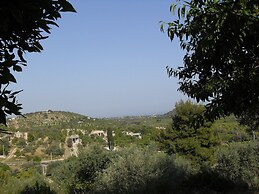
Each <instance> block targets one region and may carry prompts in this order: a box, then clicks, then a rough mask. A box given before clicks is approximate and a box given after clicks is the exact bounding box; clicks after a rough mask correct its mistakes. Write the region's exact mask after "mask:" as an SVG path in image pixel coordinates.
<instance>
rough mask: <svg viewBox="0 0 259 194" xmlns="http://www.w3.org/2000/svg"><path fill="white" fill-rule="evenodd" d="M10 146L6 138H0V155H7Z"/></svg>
mask: <svg viewBox="0 0 259 194" xmlns="http://www.w3.org/2000/svg"><path fill="white" fill-rule="evenodd" d="M10 148H11V146H10V143H9V141H8V139H7V138H2V139H1V140H0V155H8V152H9V150H10Z"/></svg>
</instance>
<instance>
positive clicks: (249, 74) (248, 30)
mask: <svg viewBox="0 0 259 194" xmlns="http://www.w3.org/2000/svg"><path fill="white" fill-rule="evenodd" d="M176 8H178V10H177V9H176ZM176 10H177V15H178V19H176V20H174V21H172V22H169V23H167V34H168V36H169V38H170V40H173V39H174V38H178V39H179V40H180V46H181V48H182V49H183V50H185V51H186V54H185V56H184V58H183V65H182V66H181V67H178V68H177V69H173V68H170V67H167V71H168V75H169V76H174V77H177V78H178V79H179V85H180V87H179V90H180V91H182V92H183V93H184V94H187V95H188V96H189V97H191V98H194V99H196V100H197V101H198V102H199V101H204V102H209V103H208V104H207V105H206V108H207V111H206V117H207V118H208V119H210V120H214V119H217V118H219V117H221V116H224V115H230V114H232V113H233V114H235V115H236V116H237V117H239V116H243V115H245V114H247V113H249V114H250V115H258V114H259V111H258V110H259V97H258V96H259V34H258V31H259V25H258V23H259V17H258V16H259V1H257V0H243V1H235V0H222V1H211V0H204V1H200V0H191V1H189V2H182V1H178V2H177V4H174V5H172V6H171V7H170V11H172V12H176ZM164 25H165V23H162V25H161V30H162V31H163V30H164Z"/></svg>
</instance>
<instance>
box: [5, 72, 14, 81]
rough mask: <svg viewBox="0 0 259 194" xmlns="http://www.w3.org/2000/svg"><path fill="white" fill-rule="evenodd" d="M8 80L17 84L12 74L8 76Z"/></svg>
mask: <svg viewBox="0 0 259 194" xmlns="http://www.w3.org/2000/svg"><path fill="white" fill-rule="evenodd" d="M6 78H7V80H8V81H10V82H13V83H17V82H16V79H15V77H14V76H13V75H12V74H11V73H8V74H6Z"/></svg>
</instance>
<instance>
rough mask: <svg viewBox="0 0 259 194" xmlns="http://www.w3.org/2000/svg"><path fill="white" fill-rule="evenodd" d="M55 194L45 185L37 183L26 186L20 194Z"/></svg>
mask: <svg viewBox="0 0 259 194" xmlns="http://www.w3.org/2000/svg"><path fill="white" fill-rule="evenodd" d="M36 193H37V194H56V192H54V191H52V190H51V189H50V187H49V186H47V185H46V183H38V182H36V183H35V185H33V186H26V187H25V188H24V189H23V190H22V191H21V194H36Z"/></svg>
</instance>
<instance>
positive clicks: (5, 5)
mask: <svg viewBox="0 0 259 194" xmlns="http://www.w3.org/2000/svg"><path fill="white" fill-rule="evenodd" d="M62 11H69V12H75V9H74V8H73V7H72V5H71V4H70V3H69V2H67V1H66V0H57V1H54V0H44V1H34V0H26V1H20V0H13V1H8V0H4V1H3V2H1V4H0V17H1V18H2V19H1V21H0V63H1V66H0V123H2V124H6V116H7V115H11V114H15V115H21V112H20V110H21V104H18V103H17V101H16V95H17V94H18V93H19V92H20V91H16V92H13V91H11V90H9V89H7V87H8V85H9V84H10V83H16V79H15V77H14V75H13V72H21V71H22V67H23V66H26V65H27V62H26V60H25V59H24V57H23V54H24V53H28V52H41V51H42V50H43V47H42V46H41V44H40V41H41V40H43V39H46V38H48V36H47V34H50V29H51V28H50V27H51V26H58V25H57V23H56V20H57V19H58V18H61V14H60V12H62Z"/></svg>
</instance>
